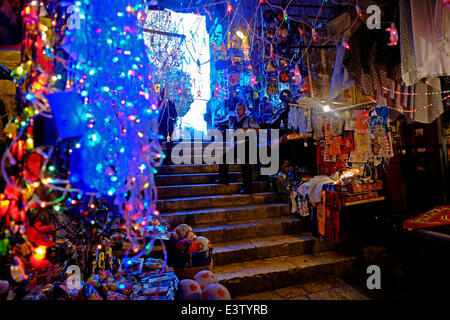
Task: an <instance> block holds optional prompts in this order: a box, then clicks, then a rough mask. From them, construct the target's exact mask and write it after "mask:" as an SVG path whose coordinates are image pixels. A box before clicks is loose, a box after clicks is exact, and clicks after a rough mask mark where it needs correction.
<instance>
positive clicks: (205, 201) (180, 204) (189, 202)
mask: <svg viewBox="0 0 450 320" xmlns="http://www.w3.org/2000/svg"><path fill="white" fill-rule="evenodd" d="M286 201H287V200H286V199H285V198H283V195H277V194H274V193H273V192H259V193H253V194H242V195H241V194H231V195H218V196H206V197H187V198H176V199H161V200H158V201H156V208H157V209H158V210H159V211H160V212H161V213H168V212H175V211H183V210H195V209H203V208H208V209H210V208H219V207H233V206H243V205H255V204H267V203H277V202H283V203H287V202H286Z"/></svg>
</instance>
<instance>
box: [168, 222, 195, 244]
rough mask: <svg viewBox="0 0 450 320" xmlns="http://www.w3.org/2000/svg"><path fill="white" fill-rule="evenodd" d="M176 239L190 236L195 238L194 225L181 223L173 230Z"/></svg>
mask: <svg viewBox="0 0 450 320" xmlns="http://www.w3.org/2000/svg"><path fill="white" fill-rule="evenodd" d="M173 235H174V240H176V241H178V240H182V239H186V238H189V239H191V240H193V239H194V238H195V234H194V231H193V230H192V227H191V226H189V225H187V224H184V223H183V224H180V225H178V226H177V227H176V228H175V230H173Z"/></svg>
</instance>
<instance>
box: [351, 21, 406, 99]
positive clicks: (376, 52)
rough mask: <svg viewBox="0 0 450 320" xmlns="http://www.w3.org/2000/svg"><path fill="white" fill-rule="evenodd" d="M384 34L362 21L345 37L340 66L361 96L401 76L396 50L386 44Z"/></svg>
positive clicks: (394, 47)
mask: <svg viewBox="0 0 450 320" xmlns="http://www.w3.org/2000/svg"><path fill="white" fill-rule="evenodd" d="M388 37H389V34H388V33H387V32H386V31H385V30H382V29H380V30H376V29H375V30H369V29H368V28H367V26H366V25H365V24H362V25H361V26H360V27H359V28H358V30H357V31H356V32H355V33H354V34H353V35H352V37H351V38H350V40H349V45H350V48H351V49H350V50H345V53H344V55H345V56H344V65H345V66H346V67H347V69H348V71H349V72H350V74H351V77H352V78H353V79H355V81H356V83H357V86H358V88H359V89H360V90H361V92H362V93H363V94H364V95H368V96H372V97H373V96H375V94H376V90H377V89H378V88H380V87H382V86H387V87H390V86H392V85H393V82H394V81H396V80H397V79H399V78H401V67H400V59H399V57H400V49H399V48H398V46H388V45H387V42H388Z"/></svg>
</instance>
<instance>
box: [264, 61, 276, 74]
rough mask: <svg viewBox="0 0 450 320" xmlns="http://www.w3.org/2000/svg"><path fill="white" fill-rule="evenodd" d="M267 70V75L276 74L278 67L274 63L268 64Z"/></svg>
mask: <svg viewBox="0 0 450 320" xmlns="http://www.w3.org/2000/svg"><path fill="white" fill-rule="evenodd" d="M265 69H266V72H267V73H274V72H276V71H277V67H276V65H275V63H273V61H269V62H267V63H266V68H265Z"/></svg>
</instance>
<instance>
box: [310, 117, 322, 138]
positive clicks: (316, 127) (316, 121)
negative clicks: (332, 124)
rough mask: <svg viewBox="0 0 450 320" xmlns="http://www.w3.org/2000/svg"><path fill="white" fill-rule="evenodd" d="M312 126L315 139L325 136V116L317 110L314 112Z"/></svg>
mask: <svg viewBox="0 0 450 320" xmlns="http://www.w3.org/2000/svg"><path fill="white" fill-rule="evenodd" d="M312 118H313V120H312V127H313V138H314V140H320V139H322V138H323V128H324V123H325V118H324V117H322V116H321V115H319V114H318V113H317V112H314V113H313V117H312Z"/></svg>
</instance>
